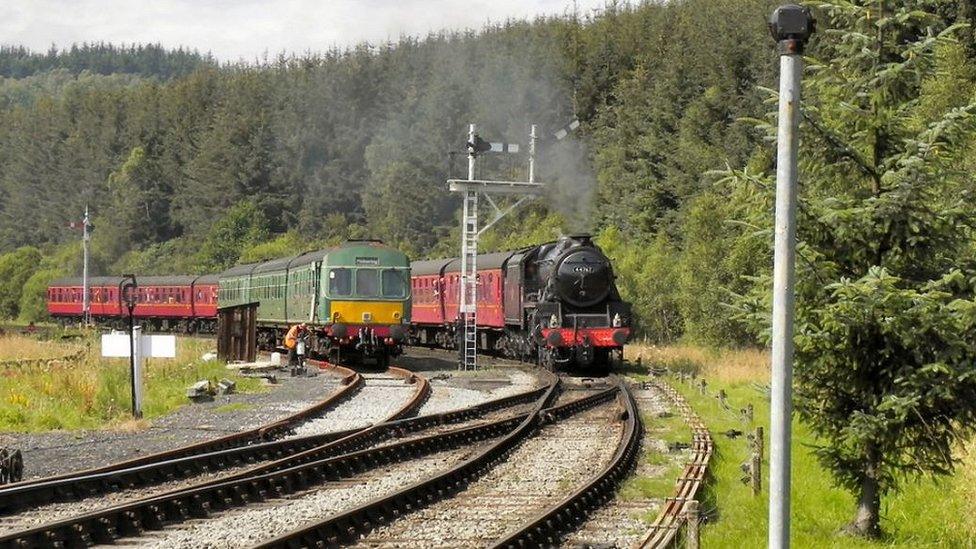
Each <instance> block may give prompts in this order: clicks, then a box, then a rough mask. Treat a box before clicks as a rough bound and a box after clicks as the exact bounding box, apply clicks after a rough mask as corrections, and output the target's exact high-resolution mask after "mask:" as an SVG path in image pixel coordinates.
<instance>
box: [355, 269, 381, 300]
mask: <svg viewBox="0 0 976 549" xmlns="http://www.w3.org/2000/svg"><path fill="white" fill-rule="evenodd" d="M378 275H379V271H378V270H376V269H356V295H358V296H362V297H378V296H379V295H380V280H379V276H378Z"/></svg>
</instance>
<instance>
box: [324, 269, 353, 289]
mask: <svg viewBox="0 0 976 549" xmlns="http://www.w3.org/2000/svg"><path fill="white" fill-rule="evenodd" d="M329 295H352V272H350V270H349V269H332V270H331V271H329Z"/></svg>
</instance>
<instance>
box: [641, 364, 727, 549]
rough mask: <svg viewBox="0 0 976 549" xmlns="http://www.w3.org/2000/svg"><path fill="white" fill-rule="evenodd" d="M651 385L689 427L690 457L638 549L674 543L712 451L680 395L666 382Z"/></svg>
mask: <svg viewBox="0 0 976 549" xmlns="http://www.w3.org/2000/svg"><path fill="white" fill-rule="evenodd" d="M651 384H652V385H653V386H654V387H655V388H657V389H658V390H659V391H661V392H662V393H664V394H665V396H667V398H668V400H670V401H671V403H672V405H673V406H674V407H675V408H676V409H677V410H678V411H679V412H680V413H681V415H682V416H683V417H684V418H685V421H687V422H688V424H689V425H691V430H692V444H691V451H692V457H691V460H689V462H688V463H687V464H686V465H685V467H684V470H683V471H682V472H681V476H680V477H678V482H677V484H676V485H675V488H674V495H673V496H671V497H669V498H667V500H665V502H664V506H663V507H662V508H661V511H660V512H659V513H658V515H657V518H655V519H654V523H653V524H651V527H650V528H649V529H648V531H647V534H646V535H645V536H644V537H643V539H642V540H641V542H640V545H639V546H638V547H640V549H652V548H664V547H668V546H670V545H671V544H672V543H673V542H674V539H675V537H676V536H677V535H678V530H679V529H680V528H681V526H682V524H683V522H684V518H683V517H684V512H685V507H686V506H687V504H688V502H689V501H691V500H693V499H695V498H696V497H697V496H698V490H699V489H700V488H701V486H702V484H703V483H704V482H705V473H706V472H707V471H708V463H709V461H710V460H711V458H712V453H713V452H714V445H713V444H712V435H711V434H710V433H709V432H708V428H707V427H706V426H705V424H704V423H703V422H702V420H701V418H700V417H698V414H696V413H695V411H694V410H692V409H691V406H690V405H689V404H688V401H687V400H685V398H684V397H683V396H681V393H679V392H678V391H675V390H674V388H673V387H671V386H670V385H668V384H667V383H663V382H661V383H658V382H651Z"/></svg>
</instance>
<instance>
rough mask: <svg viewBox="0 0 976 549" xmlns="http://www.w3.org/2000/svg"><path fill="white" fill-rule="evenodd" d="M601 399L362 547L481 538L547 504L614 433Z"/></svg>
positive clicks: (616, 428)
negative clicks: (456, 492) (460, 489)
mask: <svg viewBox="0 0 976 549" xmlns="http://www.w3.org/2000/svg"><path fill="white" fill-rule="evenodd" d="M616 417H617V406H616V404H614V403H607V404H604V405H601V406H599V407H597V408H594V409H592V410H588V411H586V412H584V413H582V414H579V415H577V416H573V417H571V418H569V419H567V420H564V421H561V422H558V423H555V424H552V425H547V426H545V427H544V428H543V429H542V430H541V431H540V432H539V433H537V434H536V436H534V437H532V438H531V439H529V440H527V441H525V442H524V443H523V444H522V445H521V446H519V447H518V448H517V449H516V450H515V451H514V452H513V453H512V454H511V455H510V456H509V457H508V459H507V460H506V461H505V462H503V463H502V464H500V465H498V466H496V467H495V468H493V469H492V470H491V471H489V472H488V474H487V475H485V476H484V477H482V478H481V479H478V480H477V481H475V482H473V483H471V484H470V485H469V486H468V488H467V490H465V491H464V492H463V493H461V494H459V495H458V496H456V497H453V498H449V499H447V500H444V501H441V502H438V503H435V504H434V505H432V506H430V507H427V508H425V509H422V510H420V511H418V512H416V513H412V514H410V515H408V516H406V517H404V518H403V519H401V520H398V521H395V522H393V523H391V524H388V525H386V526H383V527H381V528H378V529H377V530H376V531H374V532H373V533H372V534H371V535H370V536H368V537H367V538H366V539H365V540H363V542H362V543H361V545H360V546H361V547H451V548H454V547H474V546H483V545H485V544H486V543H488V542H490V541H492V540H494V539H497V538H499V537H501V536H502V535H504V534H505V533H506V532H508V531H510V530H511V529H513V528H515V527H517V526H518V525H519V524H520V523H522V522H523V521H525V520H526V519H528V518H530V517H531V516H532V515H534V514H535V513H537V512H539V511H541V510H542V509H543V508H545V507H548V506H549V505H552V504H553V503H555V502H556V501H558V500H559V499H560V498H562V497H564V496H565V495H566V494H567V493H569V492H570V491H571V490H572V488H573V487H574V486H576V485H578V484H580V483H581V482H583V481H584V480H586V479H587V478H589V477H591V476H592V475H593V474H595V473H596V472H597V471H598V470H599V468H600V467H601V466H602V465H603V464H604V463H606V462H607V461H608V460H609V459H610V457H611V456H612V455H613V452H614V450H615V449H616V448H615V444H608V443H607V441H608V440H616V439H617V438H619V436H620V429H621V423H620V422H619V421H616Z"/></svg>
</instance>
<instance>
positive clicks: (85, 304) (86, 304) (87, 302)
mask: <svg viewBox="0 0 976 549" xmlns="http://www.w3.org/2000/svg"><path fill="white" fill-rule="evenodd" d="M81 225H82V228H81V231H82V236H81V240H82V248H83V249H84V266H83V267H82V271H81V291H82V293H83V295H82V298H81V300H82V301H81V303H82V306H81V307H82V322H83V323H84V324H85V326H89V325H91V299H90V297H89V295H88V241H89V240H90V237H89V236H88V205H87V204H86V205H85V220H84V221H82V223H81Z"/></svg>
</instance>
